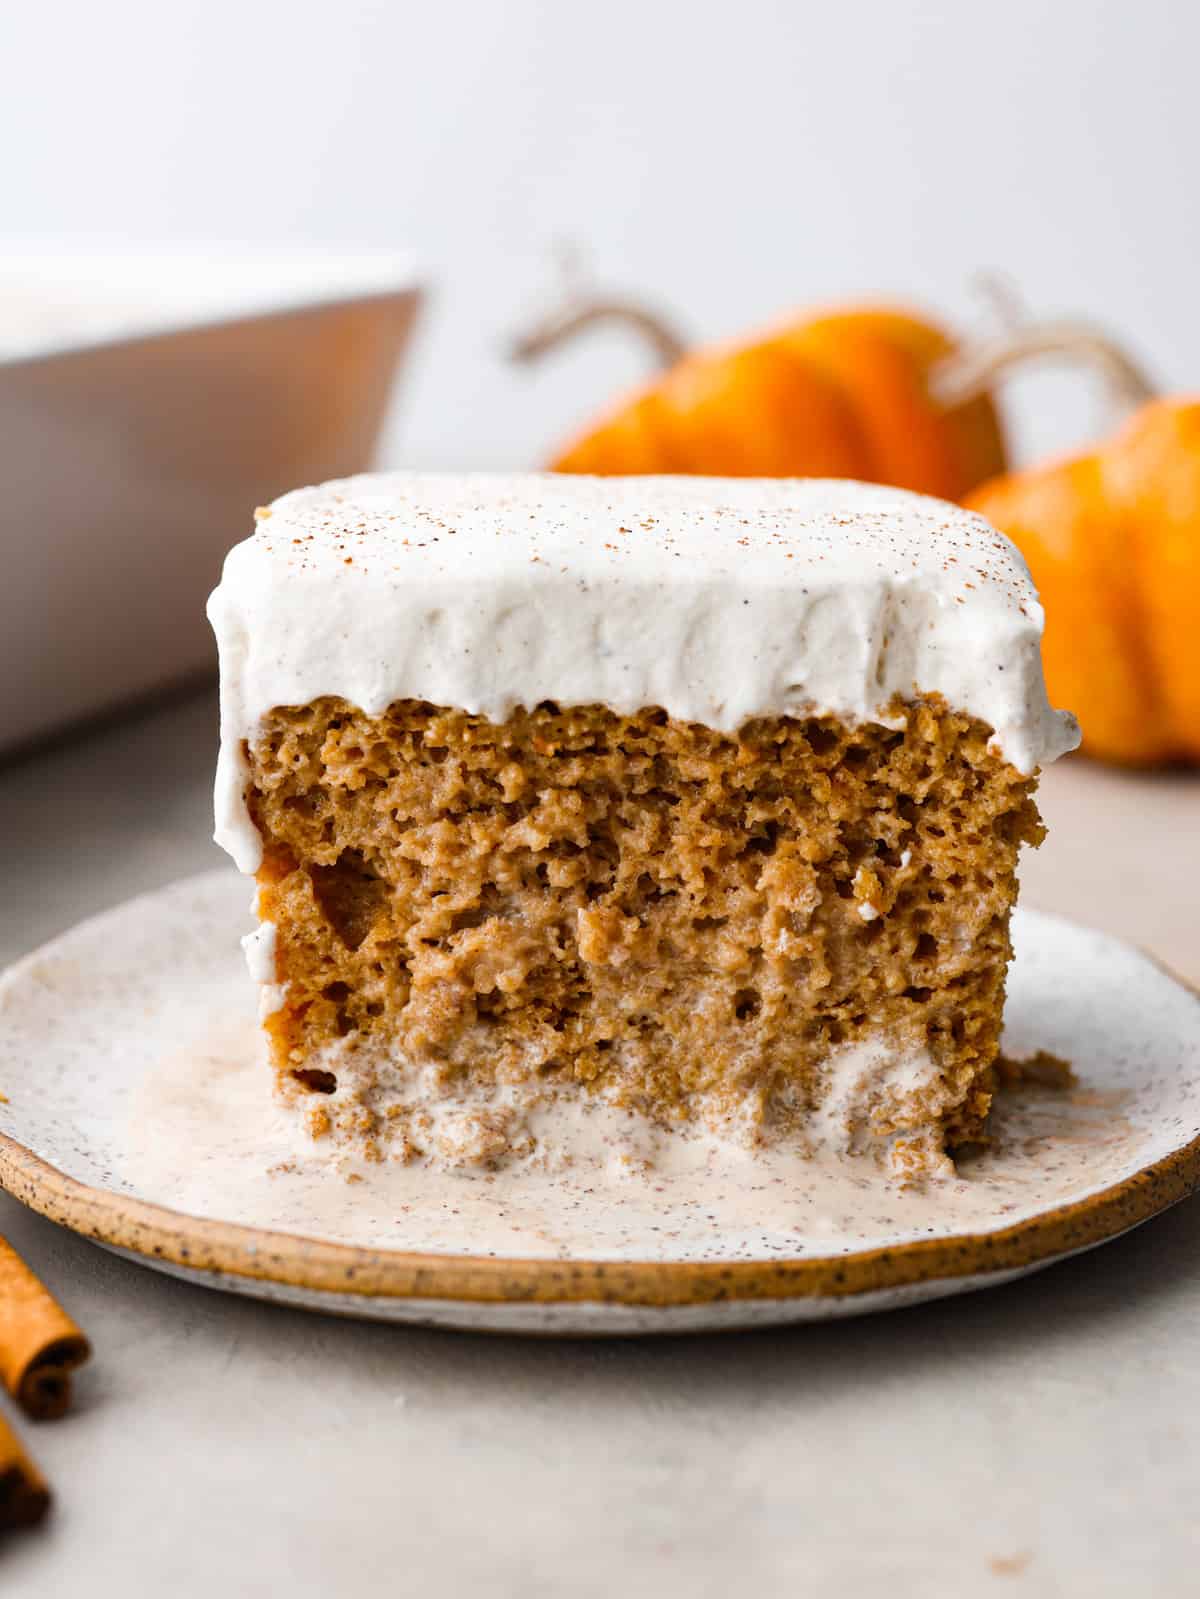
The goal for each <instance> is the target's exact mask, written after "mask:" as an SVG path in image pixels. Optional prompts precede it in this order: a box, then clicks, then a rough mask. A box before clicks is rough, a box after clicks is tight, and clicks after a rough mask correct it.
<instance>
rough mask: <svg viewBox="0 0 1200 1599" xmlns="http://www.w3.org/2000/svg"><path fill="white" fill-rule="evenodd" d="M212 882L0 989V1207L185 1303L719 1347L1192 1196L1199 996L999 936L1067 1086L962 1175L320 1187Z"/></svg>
mask: <svg viewBox="0 0 1200 1599" xmlns="http://www.w3.org/2000/svg"><path fill="white" fill-rule="evenodd" d="M247 898H248V894H247V887H246V884H245V882H244V881H243V880H241V879H239V878H237V877H235V876H234V875H233V874H231V873H226V872H216V873H211V874H208V875H205V876H203V877H198V878H193V879H191V880H189V881H188V882H184V883H180V884H177V885H175V886H174V887H171V888H168V889H166V890H164V891H162V892H161V893H158V894H154V895H150V896H147V897H145V898H142V899H138V900H134V901H131V902H130V903H128V904H126V905H123V906H120V907H118V908H117V909H116V910H113V911H110V912H108V913H106V914H105V915H103V916H100V917H97V918H95V919H94V920H92V921H89V922H85V923H83V924H82V925H81V926H79V927H76V928H75V929H73V930H72V931H71V932H70V933H68V934H66V935H65V936H64V937H62V938H60V939H58V940H56V941H55V942H54V943H52V944H50V945H47V946H46V947H45V948H44V949H42V950H39V951H38V952H36V953H35V954H33V955H31V956H29V957H28V958H27V959H25V960H24V961H22V962H21V963H20V964H19V965H17V966H16V967H14V968H13V969H12V970H11V971H9V972H8V973H7V974H6V976H5V977H4V978H3V979H2V980H0V1095H2V1096H3V1098H2V1099H0V1182H2V1183H3V1185H4V1187H6V1188H7V1189H8V1190H9V1191H10V1192H11V1193H13V1194H15V1195H16V1196H17V1198H19V1199H21V1200H23V1201H24V1202H25V1203H26V1204H28V1205H31V1206H32V1207H33V1208H34V1209H35V1210H38V1211H41V1212H42V1213H43V1214H44V1215H46V1216H49V1217H51V1218H52V1219H54V1220H55V1221H58V1222H61V1223H63V1224H64V1225H65V1226H68V1227H71V1228H74V1229H75V1230H76V1231H77V1232H79V1233H82V1234H83V1235H85V1236H86V1237H89V1238H93V1239H95V1240H96V1241H97V1242H98V1243H101V1244H104V1245H107V1246H108V1247H110V1248H112V1249H115V1250H118V1251H119V1252H121V1253H122V1254H125V1255H127V1256H129V1257H130V1258H131V1259H135V1260H138V1261H141V1262H143V1263H144V1264H146V1265H150V1266H154V1267H157V1268H158V1269H159V1270H162V1271H167V1272H171V1273H173V1274H174V1275H176V1276H181V1277H185V1278H188V1279H189V1280H191V1281H194V1282H198V1283H204V1284H207V1285H209V1286H211V1287H216V1288H224V1289H227V1290H231V1291H234V1292H238V1293H244V1294H251V1295H255V1296H258V1297H260V1298H263V1299H271V1300H276V1301H280V1302H283V1303H287V1304H291V1305H300V1306H304V1307H307V1308H311V1309H316V1310H328V1311H335V1312H339V1313H342V1314H349V1315H357V1316H368V1317H375V1318H378V1319H380V1320H388V1321H400V1322H415V1323H425V1324H433V1323H437V1324H442V1325H446V1326H456V1327H470V1328H483V1329H489V1330H494V1331H509V1332H530V1333H555V1332H563V1333H610V1332H611V1333H618V1332H619V1333H628V1332H647V1331H683V1330H700V1329H706V1330H715V1329H723V1328H735V1327H752V1326H765V1325H769V1324H774V1323H781V1322H788V1321H803V1320H816V1319H819V1318H825V1317H832V1316H842V1315H850V1314H855V1313H858V1312H863V1311H868V1310H882V1309H887V1308H890V1307H893V1306H898V1305H904V1304H912V1303H914V1302H916V1301H919V1300H924V1299H933V1298H936V1297H938V1296H940V1295H945V1294H952V1293H961V1292H963V1291H965V1290H967V1289H971V1288H979V1287H984V1286H986V1285H989V1284H994V1283H999V1282H1004V1281H1007V1280H1009V1279H1011V1278H1013V1277H1017V1276H1020V1275H1021V1274H1023V1273H1025V1272H1029V1271H1033V1270H1035V1269H1037V1268H1038V1267H1041V1266H1045V1265H1048V1264H1050V1263H1051V1262H1052V1261H1055V1260H1059V1259H1062V1258H1063V1257H1064V1256H1067V1255H1070V1254H1073V1253H1075V1252H1076V1251H1078V1250H1082V1249H1088V1248H1091V1247H1092V1246H1094V1245H1096V1244H1099V1243H1102V1242H1104V1241H1105V1240H1107V1239H1109V1238H1114V1237H1116V1236H1117V1235H1118V1234H1120V1233H1122V1232H1125V1231H1126V1230H1128V1229H1129V1228H1131V1227H1134V1226H1137V1225H1138V1224H1139V1223H1140V1222H1143V1221H1145V1220H1146V1219H1147V1218H1148V1217H1150V1216H1152V1215H1154V1214H1155V1213H1156V1212H1158V1211H1160V1210H1163V1209H1165V1208H1166V1207H1167V1206H1168V1205H1171V1204H1173V1203H1175V1201H1176V1200H1179V1199H1181V1198H1183V1197H1184V1195H1186V1194H1187V1193H1189V1192H1191V1190H1192V1189H1193V1188H1194V1187H1196V1186H1197V1184H1198V1183H1200V996H1197V995H1196V994H1194V993H1193V992H1192V991H1191V990H1189V989H1187V988H1186V987H1184V986H1183V985H1182V984H1180V983H1179V982H1177V981H1176V980H1175V979H1173V978H1172V977H1170V976H1169V975H1168V974H1167V973H1166V972H1164V971H1163V970H1162V969H1161V968H1160V967H1158V966H1157V965H1155V964H1154V962H1153V961H1151V960H1150V959H1148V958H1147V957H1146V956H1144V955H1142V954H1140V953H1138V952H1137V951H1136V950H1133V949H1130V948H1129V947H1127V946H1126V945H1123V944H1121V943H1119V942H1118V941H1116V940H1114V939H1111V938H1107V937H1104V936H1102V935H1100V934H1098V933H1094V932H1090V931H1087V930H1086V929H1083V928H1079V927H1076V926H1074V925H1072V924H1071V923H1069V922H1066V921H1063V920H1060V919H1058V918H1056V917H1048V916H1043V915H1039V914H1036V913H1033V912H1026V913H1022V914H1020V915H1019V916H1018V918H1017V924H1016V944H1017V959H1016V961H1015V963H1014V967H1013V971H1012V974H1011V978H1010V984H1009V1008H1008V1025H1007V1033H1006V1047H1007V1050H1008V1052H1009V1053H1010V1054H1011V1055H1014V1056H1017V1057H1020V1056H1023V1055H1028V1054H1031V1053H1032V1052H1034V1051H1036V1050H1040V1049H1045V1050H1049V1051H1052V1052H1054V1053H1055V1054H1058V1055H1060V1056H1065V1057H1066V1058H1068V1059H1069V1060H1070V1061H1072V1062H1073V1064H1074V1066H1075V1068H1076V1071H1077V1073H1078V1078H1079V1083H1078V1086H1077V1087H1076V1088H1074V1089H1072V1090H1066V1091H1064V1090H1057V1091H1055V1090H1050V1089H1041V1090H1023V1091H1021V1092H1019V1093H1014V1094H1010V1095H1006V1096H1003V1098H1002V1101H1001V1104H1000V1108H999V1110H998V1113H997V1115H996V1118H995V1121H996V1137H995V1143H994V1145H993V1147H992V1148H991V1149H990V1150H989V1151H987V1152H986V1153H984V1154H982V1155H979V1156H976V1157H974V1158H972V1159H971V1160H969V1161H965V1162H963V1163H961V1164H960V1168H959V1173H958V1176H957V1177H955V1178H952V1179H949V1180H946V1181H942V1182H938V1183H932V1184H929V1185H926V1187H925V1188H924V1189H923V1190H904V1189H901V1188H900V1187H898V1186H897V1185H896V1184H894V1183H893V1182H891V1181H890V1180H888V1179H887V1178H885V1177H884V1176H882V1175H881V1174H880V1173H878V1172H876V1171H875V1170H874V1169H873V1168H868V1167H865V1166H864V1165H863V1163H861V1162H853V1161H845V1160H843V1161H834V1160H832V1159H826V1160H824V1161H820V1162H817V1163H815V1164H814V1163H805V1164H798V1163H796V1162H792V1163H791V1164H790V1165H784V1166H775V1167H772V1166H771V1165H770V1163H769V1162H768V1163H767V1165H766V1166H764V1165H763V1163H762V1161H761V1159H760V1158H757V1157H753V1156H750V1155H741V1154H739V1153H736V1152H726V1153H725V1154H723V1155H722V1156H721V1157H720V1160H719V1161H718V1162H717V1164H715V1165H714V1164H712V1163H711V1161H712V1157H711V1156H710V1157H708V1159H709V1164H702V1165H701V1166H700V1167H694V1168H693V1169H691V1170H689V1171H686V1172H683V1173H676V1174H673V1175H672V1174H668V1175H667V1176H664V1175H663V1173H662V1172H660V1171H642V1170H639V1169H637V1168H634V1169H629V1170H624V1171H623V1172H620V1173H616V1172H614V1171H612V1170H608V1171H600V1172H597V1171H596V1170H593V1169H591V1168H589V1167H586V1166H584V1167H580V1168H578V1169H577V1168H572V1167H568V1168H567V1169H566V1170H564V1171H560V1172H559V1173H558V1174H557V1175H553V1174H545V1173H541V1174H536V1175H531V1174H529V1173H528V1172H526V1173H523V1174H520V1176H519V1179H518V1177H516V1176H514V1175H506V1174H504V1173H499V1174H491V1175H488V1174H480V1173H476V1174H474V1175H466V1174H453V1175H449V1176H447V1175H442V1176H440V1177H438V1178H436V1179H434V1178H433V1176H432V1174H430V1173H429V1172H427V1171H423V1170H421V1169H414V1168H409V1167H403V1166H399V1165H396V1164H393V1165H390V1166H383V1167H381V1166H374V1167H369V1166H355V1165H354V1164H353V1162H348V1161H346V1160H342V1161H341V1162H340V1163H338V1162H332V1163H331V1160H330V1157H329V1156H328V1155H327V1154H325V1153H322V1152H321V1150H320V1147H319V1146H316V1145H313V1144H310V1143H309V1142H308V1141H307V1140H305V1139H304V1138H302V1137H301V1136H300V1135H299V1132H298V1129H297V1128H296V1126H295V1124H294V1121H293V1119H292V1118H290V1117H289V1116H287V1115H286V1114H285V1113H283V1112H282V1111H280V1110H279V1109H278V1107H276V1106H275V1104H274V1102H273V1100H272V1098H271V1094H270V1090H269V1086H268V1084H269V1076H268V1072H267V1068H266V1067H265V1065H263V1064H261V1062H259V1061H258V1060H257V1058H256V1045H255V1029H254V1026H253V1018H252V1012H253V1005H254V995H253V991H252V987H251V984H250V982H249V980H248V978H247V976H246V972H245V967H244V964H243V962H242V958H241V952H240V950H239V948H238V936H239V934H240V933H241V932H242V931H244V930H245V928H246V926H247V923H248V916H247V913H246V902H247Z"/></svg>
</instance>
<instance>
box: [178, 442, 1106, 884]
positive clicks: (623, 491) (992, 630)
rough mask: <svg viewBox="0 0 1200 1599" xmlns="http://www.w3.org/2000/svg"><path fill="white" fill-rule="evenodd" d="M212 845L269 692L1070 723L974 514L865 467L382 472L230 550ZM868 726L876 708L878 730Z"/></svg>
mask: <svg viewBox="0 0 1200 1599" xmlns="http://www.w3.org/2000/svg"><path fill="white" fill-rule="evenodd" d="M208 614H209V617H210V620H211V621H212V624H213V628H214V630H215V632H216V635H217V643H218V648H219V651H220V658H221V755H220V760H219V764H218V772H217V791H216V814H217V833H216V837H217V841H218V842H219V843H220V844H222V845H223V846H224V847H225V848H226V849H227V850H228V851H229V852H230V854H231V855H232V856H233V857H234V859H235V860H236V862H237V864H238V865H239V867H241V869H242V870H243V871H254V870H255V869H256V867H257V865H258V863H259V860H260V855H261V846H260V841H259V838H258V834H257V832H256V830H255V829H254V827H253V825H252V823H251V822H250V818H249V816H248V814H247V811H246V807H245V799H244V795H245V784H246V768H245V760H244V756H243V753H242V745H243V741H244V740H247V739H251V740H252V739H253V738H254V736H255V733H256V730H257V728H258V726H259V724H260V722H261V719H262V718H263V717H264V716H265V715H266V713H267V712H269V711H270V710H272V709H273V708H274V707H276V706H280V705H301V704H305V703H307V702H308V701H310V700H313V699H317V698H319V697H320V696H321V695H338V696H340V697H341V698H343V699H346V700H348V701H350V702H351V703H352V704H354V705H357V706H358V707H359V708H360V709H361V710H363V711H365V712H367V713H368V714H371V715H377V714H379V713H380V712H382V711H383V710H384V709H386V707H387V706H388V705H389V704H390V703H391V702H392V701H394V700H397V699H407V698H412V699H423V700H428V701H430V702H432V703H433V704H437V705H453V706H458V707H461V708H463V709H465V710H468V711H471V712H475V713H480V714H483V715H486V716H488V717H491V718H492V719H493V720H501V719H503V718H504V717H506V716H508V715H509V714H510V713H511V712H512V710H513V708H514V707H515V706H517V705H533V704H536V703H537V702H538V701H540V700H555V701H557V702H559V703H562V704H590V703H602V704H605V705H608V706H611V707H612V709H614V710H615V711H618V712H621V713H628V712H632V711H636V710H638V709H640V708H641V707H643V706H646V705H656V706H661V707H663V708H664V709H665V710H666V711H668V712H669V713H670V714H671V715H672V716H675V717H679V718H682V719H684V720H688V721H696V722H703V723H705V724H707V725H709V726H711V727H716V728H720V729H722V730H725V731H734V730H736V729H737V728H738V727H739V726H740V725H741V724H742V723H743V722H745V721H746V720H747V719H748V718H750V717H753V716H769V715H789V714H790V715H809V714H820V713H829V714H834V715H837V716H841V717H843V718H845V719H847V720H851V721H867V720H873V719H875V720H878V719H884V711H885V707H886V706H887V705H888V704H889V702H890V701H891V700H892V699H893V698H894V697H895V696H897V695H898V696H900V697H902V698H908V697H911V696H912V695H914V694H916V693H926V694H929V693H938V694H941V695H943V696H944V697H945V699H946V700H947V701H948V702H949V703H950V704H951V705H953V706H955V707H957V708H959V709H961V710H963V711H966V712H968V713H969V714H971V715H973V716H977V717H979V718H980V719H981V720H982V721H984V722H987V723H988V724H989V725H990V726H991V727H992V728H993V729H994V730H995V744H996V747H997V749H998V750H999V752H1000V753H1001V754H1002V755H1003V756H1004V758H1005V759H1007V760H1008V761H1010V762H1011V763H1012V764H1013V765H1014V766H1015V767H1017V768H1018V770H1020V771H1022V772H1031V771H1033V769H1034V768H1035V767H1037V766H1040V765H1044V764H1046V762H1048V761H1050V760H1053V759H1054V758H1055V757H1056V756H1058V755H1060V754H1062V753H1063V752H1064V751H1066V750H1068V749H1071V748H1073V747H1074V745H1075V744H1076V743H1077V742H1078V729H1077V727H1076V724H1075V721H1074V719H1073V718H1072V717H1071V716H1069V715H1066V714H1065V713H1063V712H1060V711H1054V710H1052V709H1051V707H1050V704H1049V702H1048V701H1047V698H1046V690H1045V685H1044V682H1043V679H1042V667H1041V650H1040V644H1041V633H1042V609H1041V606H1040V604H1039V603H1038V599H1037V594H1036V592H1035V590H1034V587H1033V584H1032V581H1031V579H1030V577H1029V572H1028V569H1027V568H1026V566H1025V563H1024V562H1023V560H1022V559H1021V556H1020V555H1019V553H1018V552H1017V550H1016V549H1015V547H1014V546H1013V545H1012V544H1010V543H1009V541H1008V540H1007V539H1006V538H1004V537H1003V535H1001V534H1000V533H998V532H996V530H995V529H994V528H992V527H991V526H990V525H989V524H988V523H987V522H985V521H984V520H983V519H982V518H981V517H979V516H976V515H975V514H973V513H972V512H969V511H963V510H960V509H958V508H957V507H955V506H951V505H947V504H945V503H943V502H942V501H940V500H933V499H927V498H925V497H924V496H920V495H915V494H908V493H905V492H903V491H901V490H898V489H888V488H881V487H878V486H875V485H868V484H861V483H849V482H833V481H824V480H815V479H806V480H770V481H765V480H752V479H721V478H697V477H662V478H653V477H636V478H584V477H575V476H539V475H526V476H511V477H499V476H482V475H477V476H461V477H448V476H447V477H443V476H426V475H422V474H414V473H403V474H394V475H377V476H364V477H357V478H349V479H346V480H345V481H343V482H336V483H327V484H325V485H323V486H322V487H319V488H312V489H300V490H298V491H296V492H295V493H292V494H287V495H284V497H283V498H282V499H280V500H277V501H276V502H275V503H274V505H273V506H271V507H270V508H269V510H267V511H265V512H260V513H259V520H258V527H257V531H256V532H255V534H254V536H253V537H252V538H250V539H247V540H246V541H245V543H242V544H239V545H238V546H237V547H236V548H235V549H233V550H231V551H230V553H229V556H228V557H227V559H226V562H225V570H224V575H223V577H222V580H221V584H220V587H219V588H218V589H217V590H216V592H215V593H214V594H213V596H212V599H211V600H210V602H209V613H208ZM893 725H894V724H893Z"/></svg>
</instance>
